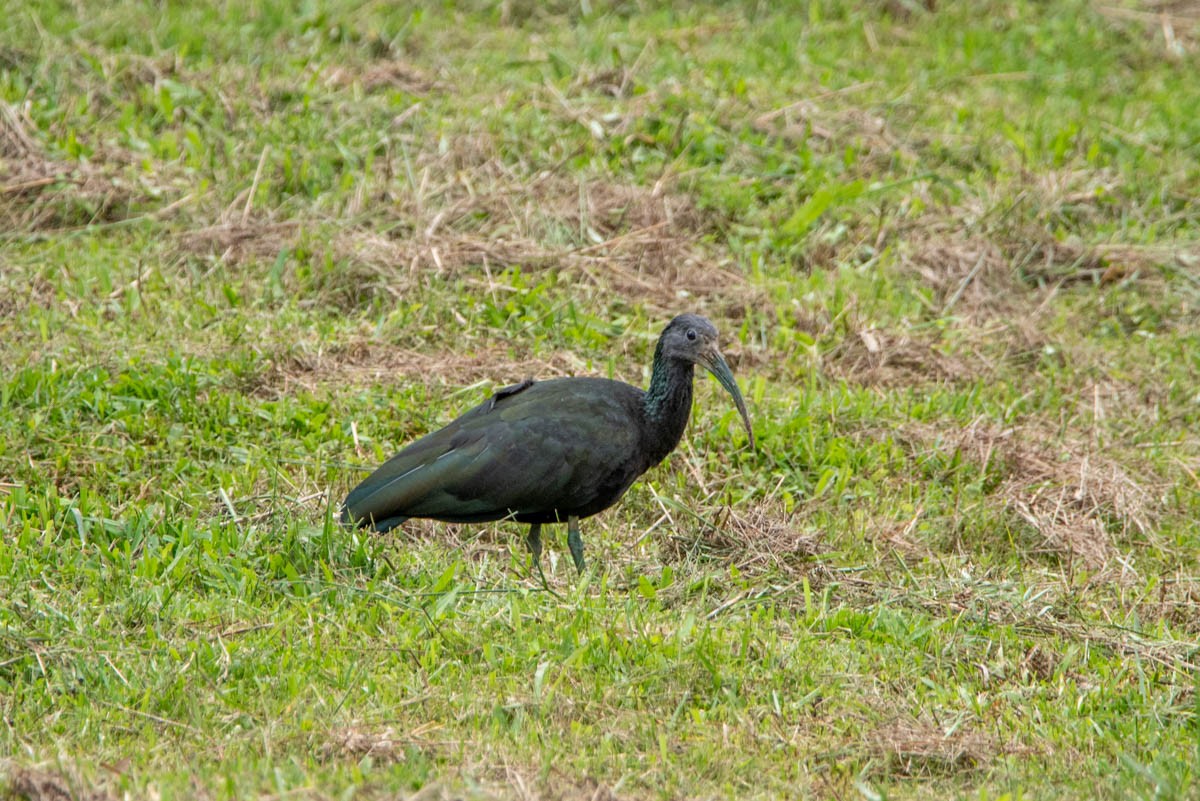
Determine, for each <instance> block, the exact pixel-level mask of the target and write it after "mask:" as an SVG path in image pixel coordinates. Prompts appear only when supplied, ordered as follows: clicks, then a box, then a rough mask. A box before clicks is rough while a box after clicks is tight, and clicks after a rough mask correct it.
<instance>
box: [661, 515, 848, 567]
mask: <svg viewBox="0 0 1200 801" xmlns="http://www.w3.org/2000/svg"><path fill="white" fill-rule="evenodd" d="M662 509H663V514H662V516H661V517H660V518H659V520H658V522H656V523H655V524H654V525H652V526H651V527H650V529H649V530H648V531H647V533H651V532H652V531H654V530H655V529H656V528H657V527H658V526H659V525H660V524H663V523H666V524H667V525H669V529H670V531H671V532H672V533H670V534H668V535H667V536H666V537H664V538H663V540H662V543H663V552H664V557H665V558H666V559H667V560H669V561H671V562H681V561H684V560H687V559H695V558H704V559H720V560H722V561H726V562H731V563H733V564H736V565H737V567H738V570H739V571H741V572H742V573H743V574H747V575H762V574H765V573H778V574H782V575H785V576H807V575H809V574H810V573H813V572H814V569H815V568H817V567H819V565H816V563H815V559H816V557H818V556H819V555H820V554H821V553H822V552H823V551H824V547H823V546H822V544H821V541H820V537H819V536H818V535H817V534H815V533H814V532H811V531H805V530H802V528H801V526H800V525H798V523H797V521H796V518H797V514H796V513H792V514H787V513H785V512H784V511H783V509H782V508H780V507H779V506H778V505H777V504H773V503H759V504H753V505H749V504H747V505H741V506H738V507H733V506H725V507H722V508H721V509H720V510H719V511H718V512H717V513H716V514H714V515H713V516H712V519H711V520H709V519H708V517H707V516H702V515H700V514H696V513H692V514H691V515H689V514H688V511H686V510H684V509H683V508H682V507H680V508H679V509H677V510H676V509H671V508H669V507H668V506H662ZM676 518H678V520H679V521H683V522H685V523H686V525H683V526H680V525H679V522H678V521H677V520H676ZM693 523H694V525H693ZM684 532H686V533H684Z"/></svg>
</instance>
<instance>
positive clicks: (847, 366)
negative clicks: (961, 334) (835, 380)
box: [821, 328, 993, 387]
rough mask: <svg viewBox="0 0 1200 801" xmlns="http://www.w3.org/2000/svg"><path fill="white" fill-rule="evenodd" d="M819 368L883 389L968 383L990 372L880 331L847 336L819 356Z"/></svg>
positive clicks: (980, 365) (979, 364) (976, 363)
mask: <svg viewBox="0 0 1200 801" xmlns="http://www.w3.org/2000/svg"><path fill="white" fill-rule="evenodd" d="M821 366H822V369H823V370H824V371H825V372H826V373H827V374H829V375H833V376H836V377H839V378H842V379H845V380H847V381H852V382H854V383H857V384H863V385H867V386H885V387H891V386H901V387H904V386H912V385H915V384H924V383H958V382H962V381H971V380H974V379H977V378H980V377H982V376H984V375H986V374H987V373H988V372H990V371H991V369H993V368H991V367H990V366H989V365H988V364H987V363H986V362H984V361H982V360H976V361H968V360H967V359H964V358H962V357H957V356H952V355H950V354H948V353H945V352H944V351H942V350H940V349H938V348H937V347H936V346H935V345H934V344H932V343H930V342H927V341H924V340H922V339H919V338H916V337H913V336H911V335H907V334H902V333H897V332H894V331H888V330H884V329H880V328H864V329H862V330H860V331H858V332H857V333H855V334H848V335H847V336H845V337H844V338H843V339H842V341H841V342H839V343H838V344H837V345H836V346H835V347H833V348H832V349H830V350H829V351H827V352H826V353H823V354H822V355H821Z"/></svg>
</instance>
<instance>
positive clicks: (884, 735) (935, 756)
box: [867, 718, 1029, 778]
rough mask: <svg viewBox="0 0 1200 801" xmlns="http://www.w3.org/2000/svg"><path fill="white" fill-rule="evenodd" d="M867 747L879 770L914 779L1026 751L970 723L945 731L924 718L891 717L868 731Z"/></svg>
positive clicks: (956, 771) (974, 767)
mask: <svg viewBox="0 0 1200 801" xmlns="http://www.w3.org/2000/svg"><path fill="white" fill-rule="evenodd" d="M867 747H868V751H869V752H870V754H871V755H872V756H873V757H874V758H875V759H876V760H877V761H878V762H879V763H880V768H879V772H880V773H883V774H886V775H889V776H893V775H897V774H899V775H902V776H907V777H914V778H929V777H934V776H945V775H950V774H954V775H958V774H961V773H962V772H963V771H971V770H978V769H982V768H986V767H987V766H988V765H989V764H991V763H992V762H993V761H994V760H996V759H997V758H998V757H1000V756H1004V755H1009V754H1013V753H1025V752H1027V751H1028V750H1029V749H1027V748H1023V747H1020V746H1017V745H1016V744H1013V743H1007V744H1006V743H1001V742H1000V741H998V740H997V739H996V738H995V737H994V736H992V735H990V734H988V733H986V732H982V731H979V730H978V729H976V728H974V727H971V726H966V725H964V726H959V727H956V728H954V729H952V730H949V731H948V730H946V729H945V728H944V727H942V726H939V725H937V724H936V723H934V722H933V721H931V720H927V719H925V718H894V719H893V720H891V721H889V722H887V723H884V724H883V725H880V726H878V727H876V728H875V729H874V730H873V731H872V732H871V733H870V735H869V741H868V746H867Z"/></svg>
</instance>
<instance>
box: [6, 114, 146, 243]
mask: <svg viewBox="0 0 1200 801" xmlns="http://www.w3.org/2000/svg"><path fill="white" fill-rule="evenodd" d="M35 129H36V126H35V125H34V123H33V120H31V119H30V118H29V116H28V114H26V113H24V112H23V111H22V110H21V109H19V108H17V107H16V106H13V105H12V104H9V103H0V228H3V229H6V230H10V231H34V230H48V229H55V228H64V227H76V226H81V225H88V224H91V223H96V222H111V221H114V220H118V219H122V218H124V217H127V216H129V215H130V214H134V213H140V212H139V209H143V208H144V207H146V206H148V205H151V204H154V205H157V204H158V200H156V198H158V197H161V196H162V195H163V194H164V192H165V191H166V189H167V187H165V186H159V185H152V181H154V180H157V179H155V178H151V177H147V176H146V175H145V174H144V173H142V172H140V171H136V172H135V171H134V170H131V169H128V168H129V167H130V166H131V165H134V164H137V163H138V162H139V161H140V159H139V158H138V157H137V156H136V155H134V154H131V153H126V152H123V151H121V150H119V149H116V148H113V147H109V146H105V147H103V148H98V149H97V151H96V154H95V156H94V157H93V158H92V159H91V160H77V161H63V160H59V159H54V158H52V157H51V156H50V155H49V154H48V153H47V152H46V149H45V147H44V146H43V145H42V144H41V142H40V141H38V138H37V137H36V136H35V135H34V134H33V133H32V131H34V130H35Z"/></svg>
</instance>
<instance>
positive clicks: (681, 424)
mask: <svg viewBox="0 0 1200 801" xmlns="http://www.w3.org/2000/svg"><path fill="white" fill-rule="evenodd" d="M692 375H693V370H692V363H691V362H685V361H680V360H678V359H665V358H663V356H662V346H661V344H660V345H659V348H658V349H656V351H655V354H654V367H653V369H652V370H651V372H650V386H649V387H647V388H646V394H645V397H644V398H643V399H642V404H643V408H644V411H645V414H646V421H647V422H648V423H649V425H648V426H647V434H648V437H649V442H647V443H646V453H647V455H648V457H649V458H650V460H651V461H650V464H651V465H654V464H658V463H659V462H661V461H662V460H663V459H664V458H666V455H667V454H668V453H670V452H671V451H673V450H674V449H675V446H676V445H678V444H679V440H680V438H681V437H683V430H684V429H685V428H687V421H688V415H689V414H690V413H691V411H692Z"/></svg>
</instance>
